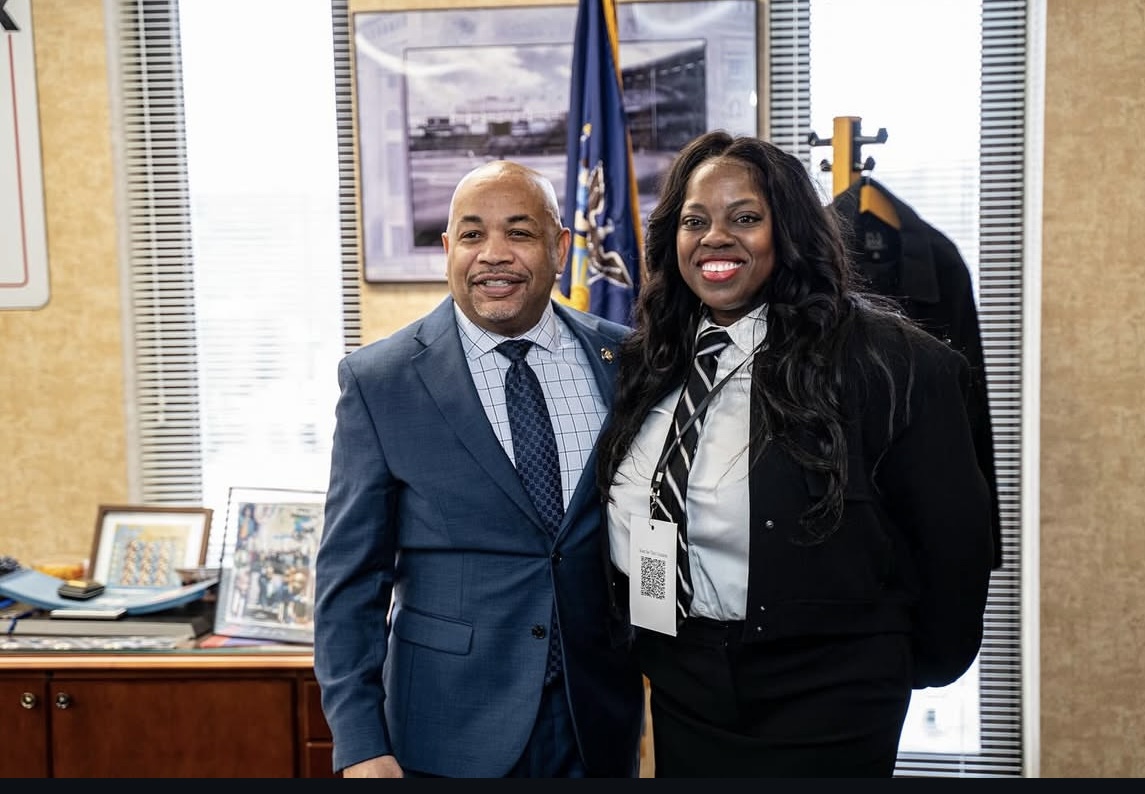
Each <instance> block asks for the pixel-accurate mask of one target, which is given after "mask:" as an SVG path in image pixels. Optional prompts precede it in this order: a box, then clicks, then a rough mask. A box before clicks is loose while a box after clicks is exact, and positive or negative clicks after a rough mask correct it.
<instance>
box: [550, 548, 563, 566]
mask: <svg viewBox="0 0 1145 794" xmlns="http://www.w3.org/2000/svg"><path fill="white" fill-rule="evenodd" d="M549 559H550V560H552V561H553V565H560V564H561V560H563V559H564V557H562V556H561V553H560V552H559V551H554V552H553V553H552V554H551V555H550V556H549Z"/></svg>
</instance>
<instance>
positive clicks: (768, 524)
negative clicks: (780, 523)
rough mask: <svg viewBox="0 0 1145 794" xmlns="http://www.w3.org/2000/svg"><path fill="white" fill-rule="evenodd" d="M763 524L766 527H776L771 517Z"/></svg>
mask: <svg viewBox="0 0 1145 794" xmlns="http://www.w3.org/2000/svg"><path fill="white" fill-rule="evenodd" d="M763 526H764V528H765V529H775V522H774V521H772V520H771V519H770V518H769V519H767V520H766V521H764V522H763Z"/></svg>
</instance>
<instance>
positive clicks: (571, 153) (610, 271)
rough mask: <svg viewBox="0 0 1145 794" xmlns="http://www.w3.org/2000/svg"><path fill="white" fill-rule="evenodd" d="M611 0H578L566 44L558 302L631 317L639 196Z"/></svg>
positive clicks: (638, 249)
mask: <svg viewBox="0 0 1145 794" xmlns="http://www.w3.org/2000/svg"><path fill="white" fill-rule="evenodd" d="M619 51H620V36H619V34H618V32H617V26H616V4H615V2H614V0H580V7H579V8H578V9H577V25H576V39H575V44H574V47H573V62H572V84H571V90H570V92H569V93H570V97H569V120H568V178H567V181H566V183H565V205H564V212H565V218H564V224H565V225H566V226H568V227H569V228H570V229H572V233H573V240H572V246H571V249H570V253H569V263H568V267H566V268H565V272H564V273H563V274H562V275H561V294H562V295H563V297H564V302H565V303H567V304H569V305H570V306H573V307H575V308H578V309H581V310H583V311H588V312H591V313H592V314H596V315H599V316H601V317H605V318H607V319H609V320H614V321H616V322H619V323H624V324H625V325H631V324H632V306H633V303H634V302H635V300H636V294H637V292H638V291H639V289H640V270H641V266H640V257H641V246H642V243H641V234H640V201H639V196H638V194H637V189H636V174H635V170H634V168H633V164H632V141H631V139H630V137H629V135H628V121H627V119H626V117H625V115H624V99H623V82H622V79H621V75H620V59H619Z"/></svg>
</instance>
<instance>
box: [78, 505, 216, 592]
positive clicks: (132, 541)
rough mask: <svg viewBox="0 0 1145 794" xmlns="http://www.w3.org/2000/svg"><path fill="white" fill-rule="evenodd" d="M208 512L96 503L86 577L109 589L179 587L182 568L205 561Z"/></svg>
mask: <svg viewBox="0 0 1145 794" xmlns="http://www.w3.org/2000/svg"><path fill="white" fill-rule="evenodd" d="M211 514H212V511H211V510H210V509H209V508H205V507H156V506H151V505H147V506H144V505H100V507H99V512H98V514H97V516H96V520H95V537H94V539H93V541H92V551H91V563H90V573H89V575H88V576H89V578H91V579H95V580H96V581H98V582H102V583H103V584H104V585H106V586H107V587H157V588H166V587H179V586H180V585H182V579H181V577H180V575H179V569H180V568H194V567H197V566H200V565H202V564H203V557H204V555H205V554H206V553H207V537H208V535H209V534H210V530H211Z"/></svg>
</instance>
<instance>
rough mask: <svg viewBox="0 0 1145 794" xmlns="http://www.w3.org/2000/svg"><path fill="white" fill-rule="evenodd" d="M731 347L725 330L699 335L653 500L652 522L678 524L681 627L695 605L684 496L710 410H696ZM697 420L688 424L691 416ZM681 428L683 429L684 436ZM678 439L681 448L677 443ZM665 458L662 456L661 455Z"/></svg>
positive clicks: (709, 389)
mask: <svg viewBox="0 0 1145 794" xmlns="http://www.w3.org/2000/svg"><path fill="white" fill-rule="evenodd" d="M730 343H731V337H729V336H728V334H727V331H725V330H723V329H722V328H709V329H708V330H706V331H704V332H703V333H702V334H700V338H699V340H698V341H697V342H696V357H695V359H694V360H693V362H692V370H691V373H690V374H689V375H688V382H687V383H685V384H684V389H683V391H682V392H681V393H680V400H679V402H677V403H676V412H675V414H674V416H673V418H672V428H671V430H670V431H669V432H668V438H667V439H666V440H665V442H664V452H665V453H668V451H669V449H671V452H670V453H669V458H668V460H667V461H665V463H664V476H663V480H662V481H661V483H660V486H659V488H658V489H657V490H656V495H655V497H654V498H653V499H652V505H651V507H652V518H654V519H657V520H660V521H672V522H674V523H675V524H676V623H677V625H679V623H680V622H681V621H683V620H684V619H685V618H686V617H688V609H689V608H690V607H691V605H692V575H691V568H690V565H689V563H688V518H687V512H686V510H685V505H686V504H687V502H686V498H685V494H686V493H687V491H688V470H689V469H690V468H691V467H692V456H693V455H694V454H695V452H696V444H697V443H698V441H699V438H700V429H701V426H702V423H703V418H704V414H705V413H706V412H707V406H706V405H705V406H703V407H702V408H701V409H700V410H699V412H698V413H697V411H696V406H698V405H700V403H702V402H703V400H704V397H706V396H707V394H708V392H710V391H711V390H712V385H713V382H714V381H715V377H716V364H717V359H718V358H719V355H720V353H721V352H722V351H723V349H724V348H725V347H727V346H728V345H729V344H730ZM693 414H696V418H695V420H693V421H692V422H691V423H690V424H689V420H690V419H691V418H692V415H693ZM680 428H684V431H683V433H682V434H681V432H680ZM677 438H679V444H677V443H676V439H677ZM662 454H663V453H662Z"/></svg>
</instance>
